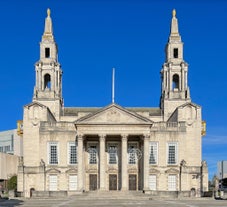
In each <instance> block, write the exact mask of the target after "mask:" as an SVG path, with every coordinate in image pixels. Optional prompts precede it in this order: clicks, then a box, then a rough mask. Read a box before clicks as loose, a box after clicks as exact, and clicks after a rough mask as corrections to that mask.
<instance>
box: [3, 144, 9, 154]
mask: <svg viewBox="0 0 227 207" xmlns="http://www.w3.org/2000/svg"><path fill="white" fill-rule="evenodd" d="M4 152H5V153H7V152H10V146H9V145H7V146H4Z"/></svg>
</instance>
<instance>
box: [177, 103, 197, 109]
mask: <svg viewBox="0 0 227 207" xmlns="http://www.w3.org/2000/svg"><path fill="white" fill-rule="evenodd" d="M185 107H187V108H195V109H196V108H201V107H200V106H199V105H197V104H195V103H191V102H190V103H185V104H183V105H181V106H179V107H178V108H179V109H183V108H185Z"/></svg>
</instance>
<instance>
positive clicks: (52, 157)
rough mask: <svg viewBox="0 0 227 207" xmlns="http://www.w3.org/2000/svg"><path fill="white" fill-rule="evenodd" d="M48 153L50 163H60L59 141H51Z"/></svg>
mask: <svg viewBox="0 0 227 207" xmlns="http://www.w3.org/2000/svg"><path fill="white" fill-rule="evenodd" d="M48 150H49V152H48V155H49V159H48V160H49V164H51V165H56V164H58V143H57V142H49V147H48Z"/></svg>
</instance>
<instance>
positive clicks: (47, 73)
mask: <svg viewBox="0 0 227 207" xmlns="http://www.w3.org/2000/svg"><path fill="white" fill-rule="evenodd" d="M35 67H36V83H35V87H34V95H33V101H38V102H40V103H42V104H44V105H46V106H48V107H49V109H50V110H51V111H52V113H53V114H54V115H55V116H56V118H59V116H60V111H61V107H62V102H63V98H62V70H61V65H60V63H59V62H58V47H57V43H56V42H55V40H54V36H53V26H52V20H51V17H50V9H47V17H46V18H45V26H44V33H43V35H42V40H41V42H40V59H39V61H38V62H37V63H36V64H35Z"/></svg>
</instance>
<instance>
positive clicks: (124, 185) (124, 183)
mask: <svg viewBox="0 0 227 207" xmlns="http://www.w3.org/2000/svg"><path fill="white" fill-rule="evenodd" d="M127 140H128V137H127V135H122V139H121V190H122V191H124V190H128V173H127V169H128V156H127V154H128V152H127Z"/></svg>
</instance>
